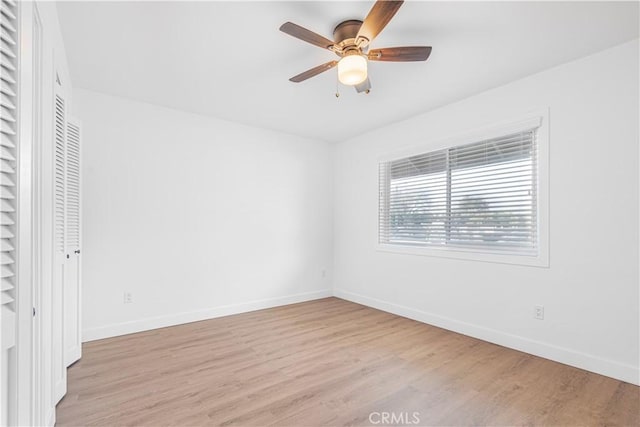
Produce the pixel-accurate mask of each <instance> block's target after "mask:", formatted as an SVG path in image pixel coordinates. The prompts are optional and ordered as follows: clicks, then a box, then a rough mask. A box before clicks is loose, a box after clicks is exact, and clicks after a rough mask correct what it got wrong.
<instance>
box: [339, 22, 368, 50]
mask: <svg viewBox="0 0 640 427" xmlns="http://www.w3.org/2000/svg"><path fill="white" fill-rule="evenodd" d="M361 26H362V21H360V20H357V19H349V20H347V21H343V22H341V23H339V24H338V25H337V26H336V28H335V29H334V30H333V40H334V41H335V42H336V44H337V45H339V46H340V47H342V48H345V47H346V46H349V45H354V46H355V41H356V36H357V35H358V31H359V30H360V27H361Z"/></svg>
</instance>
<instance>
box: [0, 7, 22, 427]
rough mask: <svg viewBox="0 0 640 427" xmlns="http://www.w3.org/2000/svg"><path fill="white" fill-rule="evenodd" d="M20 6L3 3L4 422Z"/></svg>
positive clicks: (10, 352)
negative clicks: (18, 16) (18, 15)
mask: <svg viewBox="0 0 640 427" xmlns="http://www.w3.org/2000/svg"><path fill="white" fill-rule="evenodd" d="M17 14H18V7H17V4H16V3H15V2H13V1H9V0H2V1H1V2H0V84H1V86H0V174H1V182H0V184H1V185H0V191H1V192H2V193H1V199H0V202H1V206H0V210H1V212H0V215H1V219H0V222H1V224H0V227H1V230H0V241H1V245H2V247H1V255H2V259H1V262H2V265H1V267H2V279H1V283H2V285H1V286H2V293H1V295H2V315H1V316H2V317H1V320H2V330H1V332H0V334H1V335H0V339H1V341H2V346H1V352H0V364H1V365H2V372H1V373H0V378H1V379H2V381H1V383H2V388H1V390H0V400H1V402H0V424H1V425H8V424H11V423H13V422H15V419H16V418H15V417H16V415H17V414H16V413H15V387H16V380H17V378H16V376H17V372H16V347H15V345H16V305H15V301H14V299H15V297H16V286H17V284H18V282H17V280H16V279H17V278H16V271H17V269H16V232H17V227H16V221H17V212H16V208H17V206H18V204H17V200H16V196H17V194H18V192H17V187H16V183H17V173H16V172H17V171H16V167H17V162H16V156H17V149H16V146H17V144H18V138H17V134H16V131H17V129H18V127H17V108H16V107H17V105H18V95H17V91H18V85H17V77H18V72H17V68H18V58H17V55H18V43H17V41H18V40H17V36H18V32H17V26H18V19H17Z"/></svg>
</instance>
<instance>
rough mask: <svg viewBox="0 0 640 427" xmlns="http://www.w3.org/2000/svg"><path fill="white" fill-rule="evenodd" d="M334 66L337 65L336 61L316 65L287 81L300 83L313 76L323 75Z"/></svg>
mask: <svg viewBox="0 0 640 427" xmlns="http://www.w3.org/2000/svg"><path fill="white" fill-rule="evenodd" d="M336 65H338V61H329V62H327V63H326V64H322V65H318V66H317V67H314V68H312V69H310V70H307V71H305V72H304V73H300V74H298V75H297V76H293V77H291V78H290V79H289V80H291V81H292V82H294V83H300V82H303V81H305V80H307V79H310V78H311V77H313V76H317V75H318V74H320V73H324V72H325V71H327V70H330V69H332V68H333V67H335V66H336Z"/></svg>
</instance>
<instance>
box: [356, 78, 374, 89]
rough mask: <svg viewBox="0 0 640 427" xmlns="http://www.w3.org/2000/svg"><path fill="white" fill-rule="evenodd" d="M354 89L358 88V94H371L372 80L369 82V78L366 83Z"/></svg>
mask: <svg viewBox="0 0 640 427" xmlns="http://www.w3.org/2000/svg"><path fill="white" fill-rule="evenodd" d="M354 87H355V88H356V92H358V93H362V92H366V93H369V91H370V90H371V80H369V77H367V79H366V80H365V81H363V82H362V83H360V84H359V85H355V86H354Z"/></svg>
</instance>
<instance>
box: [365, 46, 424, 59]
mask: <svg viewBox="0 0 640 427" xmlns="http://www.w3.org/2000/svg"><path fill="white" fill-rule="evenodd" d="M430 54H431V46H404V47H385V48H382V49H371V50H370V51H369V53H367V58H368V59H370V60H371V61H390V62H411V61H426V60H427V58H428V57H429V55H430Z"/></svg>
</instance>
